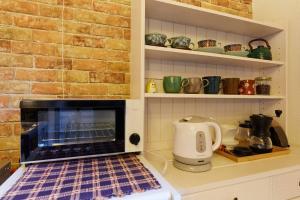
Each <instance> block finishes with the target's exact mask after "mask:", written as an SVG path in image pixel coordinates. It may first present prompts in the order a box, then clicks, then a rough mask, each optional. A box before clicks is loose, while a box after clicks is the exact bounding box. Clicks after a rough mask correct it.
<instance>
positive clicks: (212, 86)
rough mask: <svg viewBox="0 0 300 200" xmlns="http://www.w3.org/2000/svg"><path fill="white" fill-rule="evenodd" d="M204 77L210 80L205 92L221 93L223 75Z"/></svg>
mask: <svg viewBox="0 0 300 200" xmlns="http://www.w3.org/2000/svg"><path fill="white" fill-rule="evenodd" d="M202 78H203V80H207V81H208V85H207V86H206V87H204V94H219V91H220V85H221V76H205V77H202Z"/></svg>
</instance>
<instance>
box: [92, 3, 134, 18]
mask: <svg viewBox="0 0 300 200" xmlns="http://www.w3.org/2000/svg"><path fill="white" fill-rule="evenodd" d="M94 10H95V11H97V12H104V13H107V14H110V15H121V16H125V17H130V13H131V9H130V6H125V5H122V4H116V3H110V2H103V1H94Z"/></svg>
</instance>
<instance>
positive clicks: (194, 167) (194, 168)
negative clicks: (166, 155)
mask: <svg viewBox="0 0 300 200" xmlns="http://www.w3.org/2000/svg"><path fill="white" fill-rule="evenodd" d="M173 165H174V166H175V167H176V168H177V169H180V170H183V171H188V172H205V171H208V170H210V169H211V167H212V166H211V163H210V162H209V163H206V164H203V165H187V164H184V163H182V162H179V161H177V160H174V161H173Z"/></svg>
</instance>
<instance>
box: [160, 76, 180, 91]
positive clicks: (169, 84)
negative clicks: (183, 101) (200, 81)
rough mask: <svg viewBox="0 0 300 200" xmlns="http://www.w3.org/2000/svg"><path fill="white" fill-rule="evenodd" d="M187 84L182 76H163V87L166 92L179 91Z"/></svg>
mask: <svg viewBox="0 0 300 200" xmlns="http://www.w3.org/2000/svg"><path fill="white" fill-rule="evenodd" d="M183 86H185V85H184V83H183V81H182V79H181V76H165V77H164V78H163V87H164V91H165V93H179V92H180V90H181V88H182V87H183Z"/></svg>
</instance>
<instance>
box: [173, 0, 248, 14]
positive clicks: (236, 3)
mask: <svg viewBox="0 0 300 200" xmlns="http://www.w3.org/2000/svg"><path fill="white" fill-rule="evenodd" d="M174 1H179V2H183V3H188V4H192V5H195V6H199V7H203V8H208V9H212V10H217V11H221V12H225V13H229V14H233V15H238V16H242V17H247V18H252V0H174Z"/></svg>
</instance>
